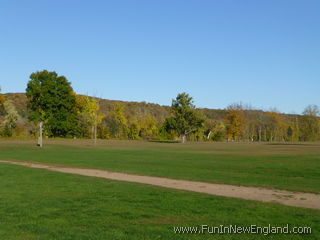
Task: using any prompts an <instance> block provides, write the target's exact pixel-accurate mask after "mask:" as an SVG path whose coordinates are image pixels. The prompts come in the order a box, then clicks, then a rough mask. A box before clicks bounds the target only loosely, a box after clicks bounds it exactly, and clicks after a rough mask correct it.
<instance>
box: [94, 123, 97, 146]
mask: <svg viewBox="0 0 320 240" xmlns="http://www.w3.org/2000/svg"><path fill="white" fill-rule="evenodd" d="M94 144H95V145H96V144H97V125H94Z"/></svg>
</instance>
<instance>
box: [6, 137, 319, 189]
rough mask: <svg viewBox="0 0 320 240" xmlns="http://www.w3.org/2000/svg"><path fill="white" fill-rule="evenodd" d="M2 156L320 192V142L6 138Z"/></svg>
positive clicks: (172, 176)
mask: <svg viewBox="0 0 320 240" xmlns="http://www.w3.org/2000/svg"><path fill="white" fill-rule="evenodd" d="M0 159H2V160H21V161H32V162H42V163H50V164H59V165H68V166H77V167H89V168H98V169H107V170H114V171H120V172H128V173H135V174H143V175H152V176H162V177H170V178H177V179H188V180H199V181H205V182H215V183H226V184H235V185H244V186H258V187H266V188H278V189H286V190H292V191H303V192H313V193H320V144H315V143H310V144H292V145H290V144H265V143H262V144H258V143H186V144H177V143H155V142H142V141H101V142H99V143H98V145H97V146H93V144H92V142H91V141H81V140H69V141H66V140H64V141H62V140H51V141H48V142H46V143H45V147H44V148H43V149H39V148H37V147H36V146H35V144H34V142H32V141H1V142H0Z"/></svg>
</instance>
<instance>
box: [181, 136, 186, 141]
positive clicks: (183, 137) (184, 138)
mask: <svg viewBox="0 0 320 240" xmlns="http://www.w3.org/2000/svg"><path fill="white" fill-rule="evenodd" d="M181 139H182V143H185V142H186V135H185V134H182V136H181Z"/></svg>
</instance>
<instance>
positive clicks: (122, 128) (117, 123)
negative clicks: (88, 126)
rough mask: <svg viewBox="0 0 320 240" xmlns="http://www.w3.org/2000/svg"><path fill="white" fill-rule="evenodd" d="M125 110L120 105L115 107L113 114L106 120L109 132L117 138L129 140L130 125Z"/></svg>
mask: <svg viewBox="0 0 320 240" xmlns="http://www.w3.org/2000/svg"><path fill="white" fill-rule="evenodd" d="M123 110H124V109H123V106H121V105H119V104H117V105H115V106H114V108H113V113H112V114H111V116H110V117H108V118H107V119H106V124H107V126H108V128H109V131H110V133H111V135H112V136H113V137H115V138H127V136H128V123H127V119H126V118H125V116H124V113H123Z"/></svg>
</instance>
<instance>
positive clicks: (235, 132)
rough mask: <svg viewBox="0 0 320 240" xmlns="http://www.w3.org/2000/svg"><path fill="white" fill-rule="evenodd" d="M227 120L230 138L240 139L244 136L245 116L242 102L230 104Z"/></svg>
mask: <svg viewBox="0 0 320 240" xmlns="http://www.w3.org/2000/svg"><path fill="white" fill-rule="evenodd" d="M226 122H227V137H228V140H239V139H240V138H241V137H242V134H243V131H244V126H245V125H244V124H245V116H244V112H243V107H242V105H241V104H232V105H230V106H228V108H227V114H226Z"/></svg>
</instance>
